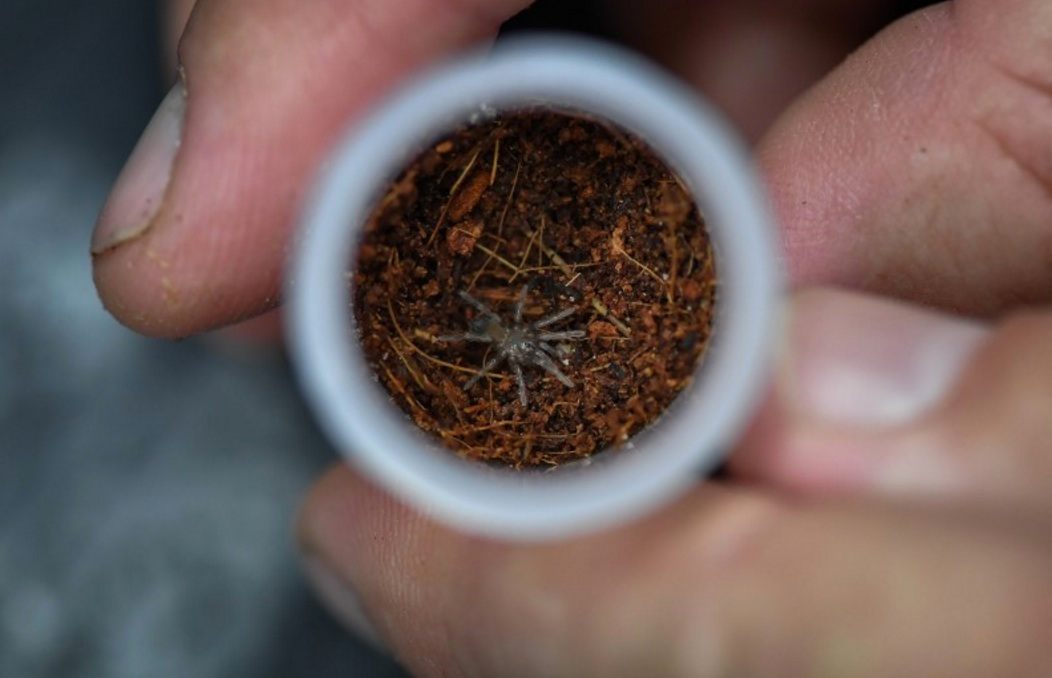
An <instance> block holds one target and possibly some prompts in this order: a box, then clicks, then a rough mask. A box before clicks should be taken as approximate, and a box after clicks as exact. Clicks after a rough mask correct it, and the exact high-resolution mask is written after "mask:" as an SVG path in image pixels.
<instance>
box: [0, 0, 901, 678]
mask: <svg viewBox="0 0 1052 678" xmlns="http://www.w3.org/2000/svg"><path fill="white" fill-rule="evenodd" d="M182 4H184V5H189V4H191V3H185V2H184V3H182ZM696 4H704V3H689V2H675V1H674V0H666V1H665V2H655V3H639V2H635V1H633V0H617V1H616V2H614V1H612V2H609V3H599V2H562V3H560V2H557V1H547V2H540V3H538V4H537V5H536V6H535V7H534V8H533V9H531V10H530V11H529V12H528V13H527V14H525V15H524V16H521V17H519V18H518V19H516V20H515V21H514V22H513V23H512V24H511V25H510V26H508V27H506V31H512V30H523V29H531V28H540V27H560V28H570V29H575V30H583V31H588V32H592V33H599V34H601V35H606V36H607V37H617V36H620V37H623V38H624V39H625V40H626V41H627V42H629V44H632V45H634V46H636V47H638V48H640V49H644V50H646V51H648V52H649V53H651V54H653V55H654V56H655V57H657V58H659V59H661V60H662V61H664V62H665V63H667V64H669V65H671V66H674V67H675V66H676V65H677V64H682V63H684V62H685V61H686V60H689V61H690V62H691V63H708V64H714V63H715V64H717V65H718V64H719V63H720V58H721V55H725V54H727V53H731V52H733V53H735V54H740V55H741V57H742V58H741V59H739V60H738V61H737V62H736V63H738V64H739V66H740V67H741V68H740V70H742V72H741V73H739V75H738V76H737V77H736V79H735V82H738V83H755V82H757V80H756V79H755V78H754V77H753V76H752V75H750V71H749V69H753V70H754V71H756V73H758V74H763V73H767V74H768V77H767V80H768V81H770V82H771V83H778V85H777V86H774V85H772V86H771V87H763V86H756V87H751V88H748V87H747V88H744V89H743V88H742V87H741V86H737V87H727V86H725V83H724V84H721V83H720V76H719V73H721V72H722V71H721V70H720V69H712V68H699V69H696V70H694V69H687V70H683V69H680V70H681V74H682V75H684V77H686V78H688V79H690V80H691V81H692V82H694V83H695V84H697V85H698V86H699V87H702V88H703V89H706V91H708V90H710V89H711V91H712V94H713V96H714V98H716V99H717V101H718V103H720V104H721V105H722V106H723V107H724V108H725V109H726V110H728V111H729V112H730V114H731V115H732V117H733V118H734V119H735V121H736V122H737V123H738V124H739V126H740V128H741V129H742V130H743V131H744V133H745V134H746V135H747V136H748V137H749V138H753V139H755V138H756V137H757V136H758V135H759V133H760V132H761V131H762V130H763V128H764V127H766V125H767V124H768V123H769V122H770V119H772V118H773V116H774V114H775V112H776V111H777V110H779V109H780V108H781V107H782V106H783V105H784V104H785V103H786V102H787V101H788V100H790V99H791V98H792V97H793V96H795V94H796V93H797V92H798V91H799V90H800V89H801V88H802V87H804V86H805V85H806V84H807V83H808V82H810V80H812V79H813V78H814V77H817V76H818V75H820V74H821V72H824V71H825V70H826V69H828V68H829V67H831V66H832V65H833V64H835V62H836V61H838V60H839V59H840V58H842V56H843V54H844V53H846V51H847V50H848V49H850V48H851V47H852V46H853V45H854V44H857V42H858V41H859V40H861V39H862V38H864V37H865V35H866V34H867V33H868V32H871V31H872V30H873V29H875V28H876V27H877V26H879V25H880V24H882V23H883V22H884V21H885V20H886V19H887V18H888V17H890V16H891V15H893V14H895V13H899V12H902V11H904V10H905V9H908V8H909V6H910V5H913V4H917V3H890V5H889V3H887V2H875V3H873V5H874V6H875V7H877V6H879V11H876V10H874V11H872V12H867V13H864V14H863V15H862V19H859V18H858V17H859V14H858V12H857V11H854V10H852V14H851V16H852V17H853V18H852V22H854V23H850V24H849V25H848V27H849V28H850V30H849V31H843V30H842V29H843V28H844V25H843V24H837V21H839V19H838V18H837V17H838V16H840V14H838V11H839V10H837V9H836V6H839V5H844V6H852V5H853V4H854V3H836V2H834V0H829V1H828V2H816V3H814V4H815V5H816V7H818V6H822V7H823V9H821V12H819V16H818V19H821V20H816V21H814V22H810V23H807V24H806V25H805V26H802V27H801V28H802V30H807V31H812V30H813V31H817V32H818V33H817V34H818V35H819V36H820V35H824V34H825V33H829V34H830V35H832V34H833V33H832V31H834V30H835V31H836V35H838V36H839V35H842V34H845V33H846V35H847V37H844V38H843V39H842V40H840V39H839V38H838V40H840V41H839V42H837V41H833V42H830V43H827V42H823V41H818V40H816V42H815V43H814V44H815V45H819V44H821V45H825V46H823V47H821V48H817V47H816V50H815V51H814V52H813V53H811V52H807V53H804V52H800V50H794V51H793V52H792V54H795V55H798V56H800V58H801V60H803V62H804V65H805V66H806V67H805V68H802V69H801V72H802V73H803V75H801V76H800V77H799V78H797V79H796V80H793V79H792V78H788V79H787V78H786V77H784V75H783V74H782V73H780V72H778V69H777V68H774V66H775V65H778V64H779V63H780V62H781V61H782V59H783V56H784V55H782V54H781V53H780V52H779V47H778V43H777V41H775V40H765V39H764V33H763V30H759V32H758V33H755V34H754V35H753V37H752V39H750V40H748V41H737V42H735V41H729V42H727V44H722V43H720V42H719V41H718V40H713V41H702V42H701V43H697V42H691V41H689V40H684V39H683V33H684V31H687V30H693V29H694V28H696V26H694V25H693V22H694V19H692V18H691V17H693V16H694V15H695V14H697V13H696V12H694V11H693V9H692V7H694V6H695V5H696ZM712 4H716V3H712ZM720 4H721V5H723V6H724V7H727V6H726V5H725V4H724V3H720ZM787 4H788V3H786V2H770V3H765V2H762V1H760V0H751V1H747V2H742V3H735V7H737V9H731V10H726V11H725V12H724V14H726V16H725V17H724V19H725V20H727V21H730V22H733V20H734V13H735V12H755V10H756V8H757V7H772V8H777V7H782V6H785V5H787ZM863 4H865V3H863ZM826 6H828V7H826ZM641 7H647V8H655V7H656V8H659V9H660V11H654V10H653V9H647V10H646V11H644V12H642V14H640V8H641ZM829 7H833V8H834V9H833V10H830V9H829ZM600 8H602V12H601V11H600ZM816 11H817V10H816ZM728 12H729V14H728ZM636 15H640V16H645V17H646V19H645V20H636V19H634V18H633V19H631V20H625V19H624V17H626V16H628V17H635V16H636ZM164 16H165V10H164V9H163V8H162V7H161V6H160V5H155V4H154V3H151V2H143V1H142V0H91V1H89V0H6V2H4V4H3V8H2V9H0V92H2V94H0V676H3V677H5V678H6V677H8V676H10V677H12V678H22V677H36V676H88V677H95V676H99V677H102V676H105V677H107V678H123V677H125V676H127V677H131V676H135V677H140V676H146V675H149V676H154V677H163V676H180V677H183V676H194V677H209V676H305V675H310V676H319V677H324V676H347V675H356V676H359V675H360V676H394V675H401V673H400V672H399V670H398V669H397V668H396V667H395V666H394V665H393V664H392V663H391V662H389V661H388V660H386V659H384V658H383V657H381V656H380V655H378V654H376V653H374V652H372V651H371V650H370V649H369V648H367V647H365V646H363V645H361V644H360V643H358V642H356V641H355V640H354V639H352V638H351V637H350V636H349V635H347V634H346V633H344V632H343V631H342V630H341V629H340V628H339V627H338V626H337V624H336V623H335V622H334V621H333V620H332V619H331V618H330V617H329V615H328V614H327V613H326V612H325V611H324V610H322V609H321V608H320V607H319V606H318V604H317V603H316V602H315V601H314V599H313V597H312V595H311V594H310V592H309V591H308V589H307V587H306V584H305V582H304V580H303V578H302V576H301V575H300V573H299V570H298V567H297V563H296V555H295V545H294V540H293V537H292V530H291V526H292V522H293V520H294V516H295V511H296V508H297V505H298V503H299V501H300V498H301V497H302V495H303V493H304V492H305V491H306V489H307V487H308V486H309V484H310V482H311V480H312V478H314V477H315V476H317V474H319V473H320V472H321V470H322V468H323V467H324V466H326V465H327V464H329V463H331V462H333V461H335V455H334V453H333V451H332V449H331V448H330V447H329V446H328V444H327V443H326V442H325V441H323V440H322V439H321V438H320V436H319V435H318V433H317V431H316V430H315V427H314V425H313V423H312V421H311V419H310V417H309V415H308V413H307V412H306V411H305V410H304V407H303V404H302V403H301V401H300V398H299V396H298V393H297V391H296V388H295V385H294V383H293V381H292V379H291V376H290V373H289V369H288V366H287V364H286V363H285V360H284V357H283V355H282V353H281V352H280V350H279V349H277V348H274V347H273V346H270V345H268V344H265V343H262V342H247V343H246V342H235V341H233V340H231V339H230V338H229V337H223V336H207V337H202V338H198V339H194V340H190V341H184V342H166V341H155V340H148V339H144V338H141V337H139V336H136V335H134V334H133V333H131V332H129V331H127V330H125V329H124V328H122V327H121V326H120V325H118V324H117V323H116V322H115V321H114V320H113V319H112V318H111V317H110V316H109V315H108V314H106V313H105V311H103V309H102V307H101V305H100V303H99V301H98V300H97V297H96V296H95V290H94V287H93V285H92V281H91V270H90V267H91V261H90V258H89V256H88V240H89V237H90V232H91V228H92V225H93V222H94V219H95V216H96V214H97V212H98V210H99V208H100V207H101V205H102V203H103V200H104V199H105V197H106V193H107V191H108V189H109V186H110V184H111V183H112V181H113V179H114V178H115V177H116V174H117V172H118V171H119V170H120V167H121V165H122V163H123V161H124V159H125V158H126V157H127V154H128V153H129V151H130V150H131V148H132V146H133V145H134V143H135V141H136V138H137V137H138V134H139V132H140V131H141V130H142V128H143V126H144V125H145V124H146V122H147V121H148V120H149V118H150V115H151V114H152V112H153V110H154V108H155V107H156V105H157V103H158V102H159V101H160V99H161V97H162V96H163V94H164V92H165V91H166V89H167V87H166V84H165V79H166V75H165V66H164V61H165V59H164V58H163V56H162V55H163V54H164V51H165V45H166V39H165V37H163V34H162V31H160V30H159V29H160V26H161V21H162V18H163V17H164ZM618 16H621V17H622V18H621V19H620V20H619V19H618V18H617V17H618ZM765 16H766V15H765ZM770 16H771V17H772V19H771V21H772V22H773V25H777V24H778V22H779V21H780V19H779V16H780V15H778V14H777V12H774V13H772V14H771V15H770ZM728 17H729V18H728ZM697 20H699V21H700V19H697ZM769 23H770V22H769ZM709 25H710V26H711V24H709ZM692 27H693V28H692ZM629 28H631V32H632V36H633V37H632V38H631V39H630V38H628V33H629V30H628V29H629ZM729 34H730V33H729V32H728V35H729ZM757 98H759V99H760V101H759V103H758V102H757Z"/></svg>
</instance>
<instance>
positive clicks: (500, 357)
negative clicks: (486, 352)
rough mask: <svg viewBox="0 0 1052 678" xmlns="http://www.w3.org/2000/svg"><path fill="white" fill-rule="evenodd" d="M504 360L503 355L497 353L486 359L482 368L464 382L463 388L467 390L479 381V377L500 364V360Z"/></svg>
mask: <svg viewBox="0 0 1052 678" xmlns="http://www.w3.org/2000/svg"><path fill="white" fill-rule="evenodd" d="M502 360H504V356H503V355H501V354H499V353H498V354H497V355H495V356H493V357H492V358H490V359H489V360H487V361H486V364H485V365H483V366H482V369H481V370H479V371H478V372H476V373H475V376H473V377H472V378H471V379H468V381H467V383H466V384H464V390H465V391H468V390H470V389H471V387H472V386H474V385H475V384H477V383H479V379H482V377H484V376H486V375H487V374H489V372H490V370H492V369H493V368H494V367H496V366H497V365H499V364H500V361H502Z"/></svg>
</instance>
